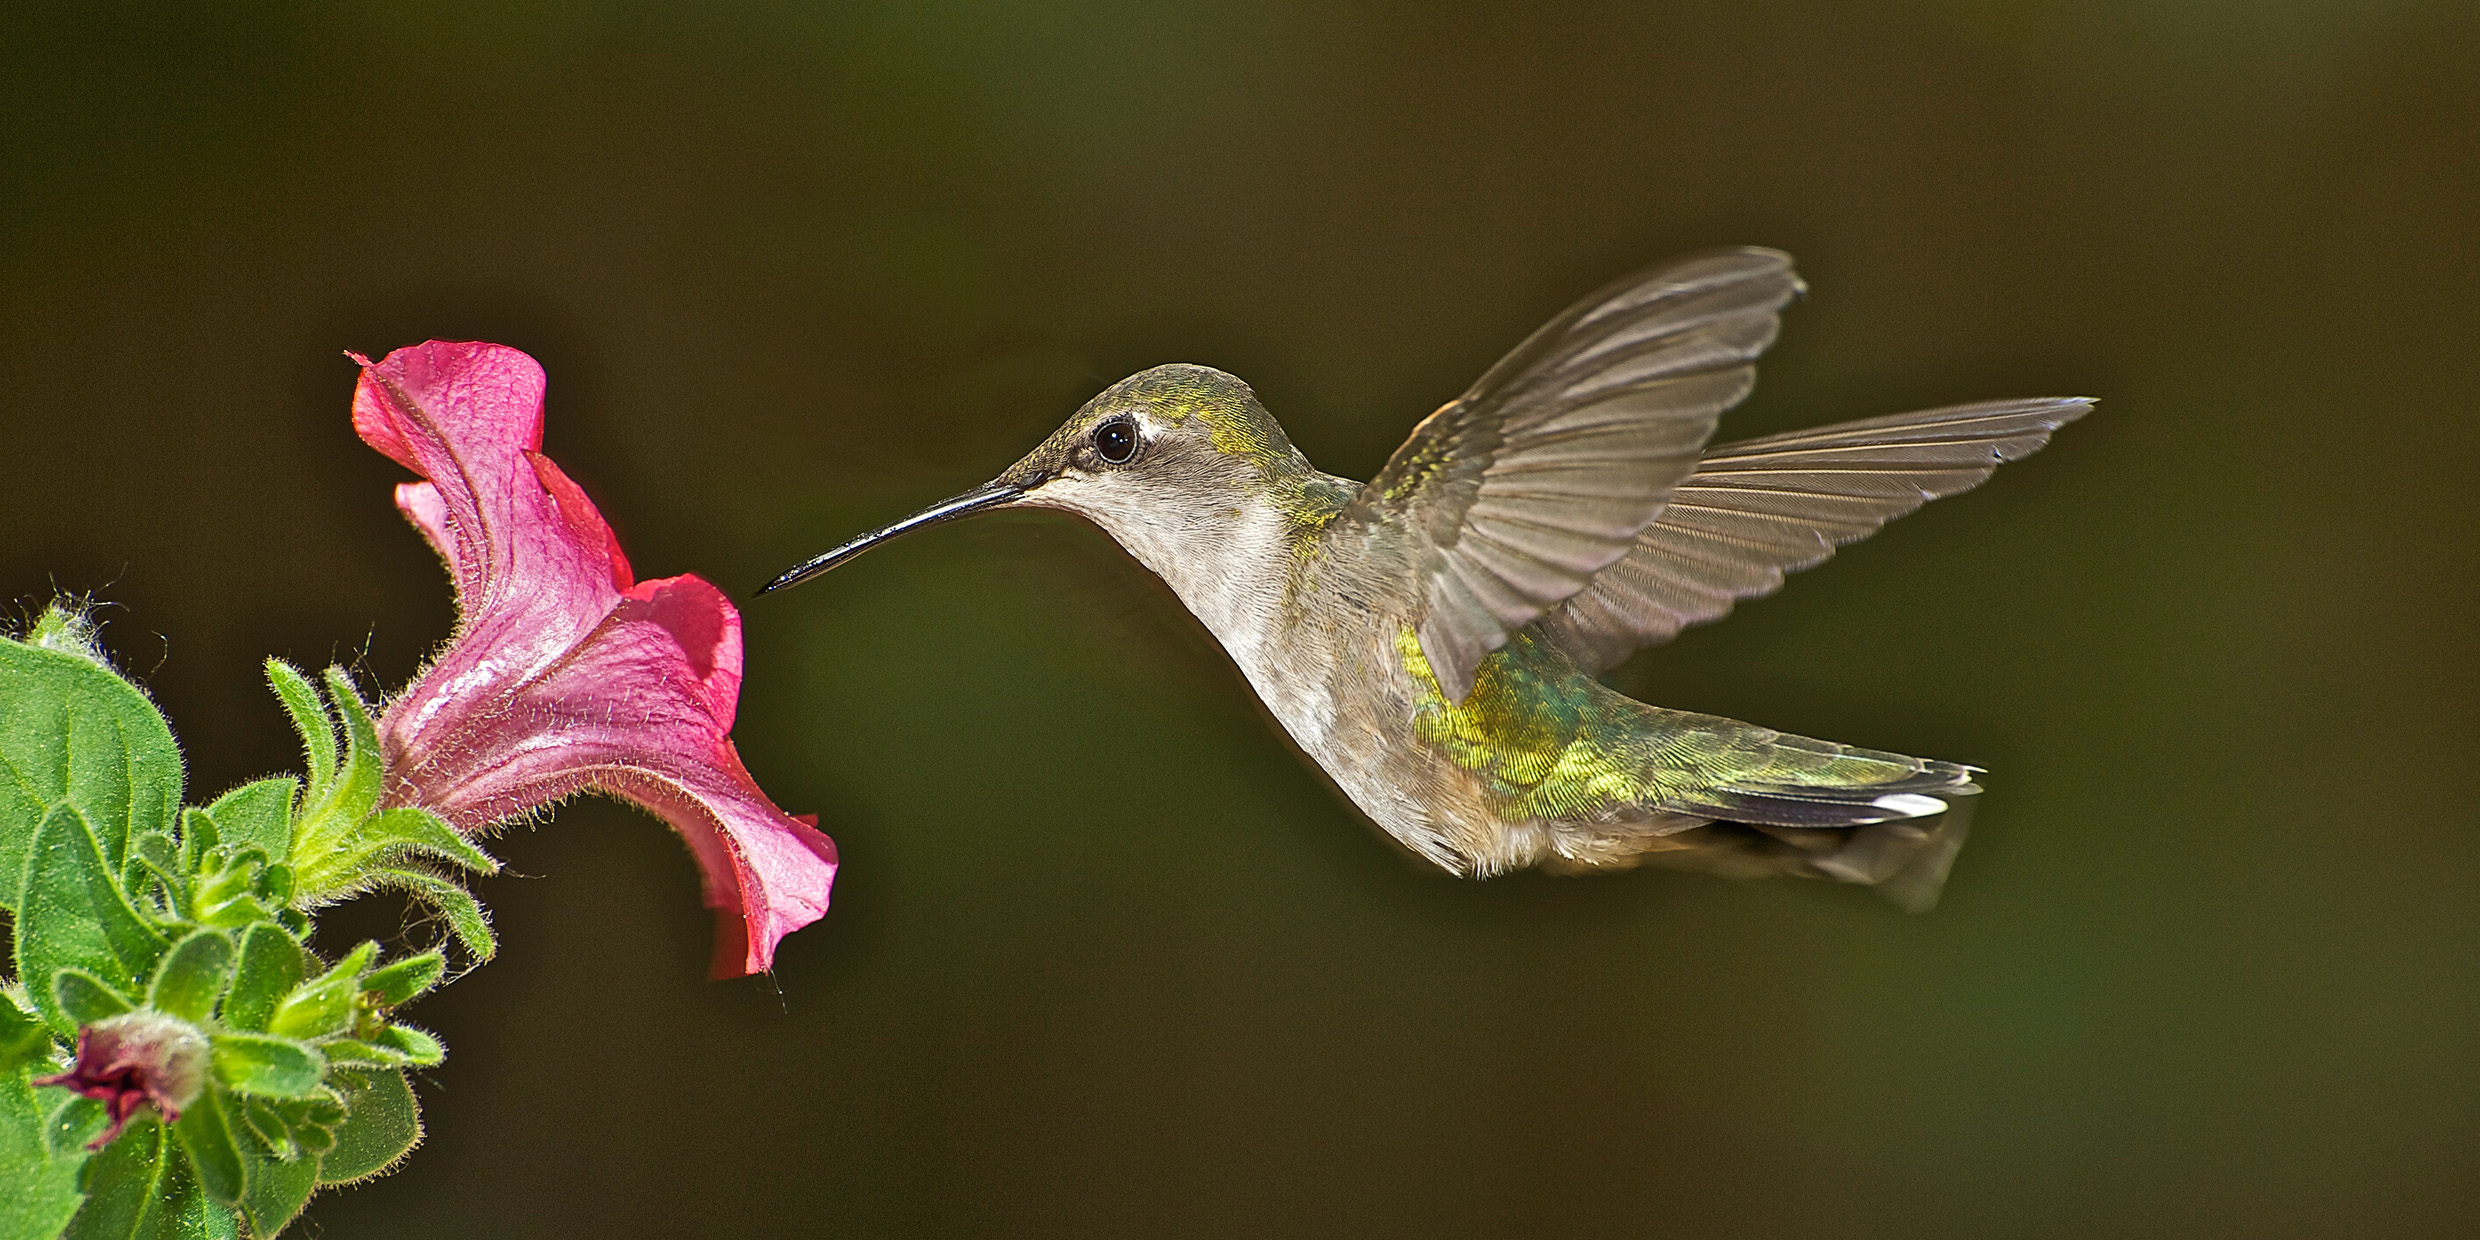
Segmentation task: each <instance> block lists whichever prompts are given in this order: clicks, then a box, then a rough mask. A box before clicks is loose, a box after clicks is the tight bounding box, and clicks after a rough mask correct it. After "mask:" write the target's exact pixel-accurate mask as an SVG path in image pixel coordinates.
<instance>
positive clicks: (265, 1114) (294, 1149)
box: [237, 1098, 301, 1179]
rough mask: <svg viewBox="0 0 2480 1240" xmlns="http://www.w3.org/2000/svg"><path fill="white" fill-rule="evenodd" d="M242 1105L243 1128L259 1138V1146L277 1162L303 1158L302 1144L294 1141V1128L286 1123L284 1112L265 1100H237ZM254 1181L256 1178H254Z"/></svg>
mask: <svg viewBox="0 0 2480 1240" xmlns="http://www.w3.org/2000/svg"><path fill="white" fill-rule="evenodd" d="M237 1101H238V1102H240V1104H241V1122H242V1126H243V1127H246V1128H248V1129H249V1130H250V1135H251V1136H253V1137H256V1138H258V1144H259V1146H260V1147H261V1148H262V1149H264V1150H265V1151H266V1152H267V1153H269V1154H272V1155H274V1156H275V1159H276V1161H277V1162H291V1161H293V1160H294V1159H296V1158H299V1157H301V1143H300V1142H298V1141H295V1140H294V1139H293V1126H292V1125H291V1124H288V1123H286V1122H284V1115H283V1113H282V1112H280V1111H278V1110H276V1108H275V1105H274V1104H273V1103H270V1102H268V1101H267V1100H266V1099H264V1098H241V1099H237ZM252 1178H253V1179H255V1178H256V1177H255V1176H253V1177H252Z"/></svg>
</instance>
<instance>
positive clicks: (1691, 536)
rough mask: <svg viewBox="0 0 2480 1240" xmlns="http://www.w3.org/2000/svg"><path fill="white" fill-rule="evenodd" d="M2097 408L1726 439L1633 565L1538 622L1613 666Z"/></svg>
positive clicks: (1596, 662)
mask: <svg viewBox="0 0 2480 1240" xmlns="http://www.w3.org/2000/svg"><path fill="white" fill-rule="evenodd" d="M2091 408H2092V402H2091V401H2090V400H2086V399H2082V398H2050V399H2041V400H2011V401H1992V402H1989V403H1986V404H1978V405H1957V406H1954V407H1952V408H1948V409H1930V410H1926V411H1923V412H1920V413H1900V414H1895V415H1894V416H1892V417H1884V418H1868V419H1865V420H1863V421H1858V422H1845V423H1843V424H1842V425H1840V426H1828V427H1821V428H1819V429H1817V430H1812V431H1795V432H1792V433H1790V434H1787V435H1768V436H1766V437H1765V438H1763V439H1750V440H1747V441H1744V442H1741V443H1733V444H1723V445H1721V446H1719V447H1716V448H1715V449H1714V450H1713V451H1711V452H1708V453H1706V454H1705V459H1704V460H1703V461H1702V462H1700V463H1699V464H1698V465H1697V469H1696V473H1695V474H1693V475H1691V476H1690V477H1689V478H1688V479H1687V480H1686V481H1684V482H1681V483H1680V484H1679V485H1678V486H1677V487H1676V488H1674V489H1673V490H1672V492H1671V495H1670V502H1669V504H1668V505H1666V506H1665V507H1664V508H1663V509H1662V513H1661V515H1660V516H1659V517H1657V518H1655V520H1654V521H1653V523H1652V524H1650V525H1648V526H1646V527H1645V529H1644V531H1643V532H1642V533H1640V534H1638V535H1637V536H1636V540H1635V546H1634V548H1633V549H1632V550H1630V551H1629V552H1628V554H1627V557H1626V558H1625V559H1622V560H1620V561H1619V562H1617V563H1616V564H1613V565H1611V566H1610V567H1609V568H1607V569H1604V570H1603V571H1602V572H1601V573H1600V575H1598V576H1596V577H1595V578H1594V579H1593V583H1592V587H1591V588H1590V589H1587V590H1585V591H1584V592H1582V593H1580V594H1578V595H1576V596H1575V597H1574V598H1571V599H1569V600H1568V601H1567V604H1566V606H1564V607H1561V608H1560V609H1559V610H1558V612H1557V613H1556V614H1554V615H1553V616H1551V618H1550V619H1549V620H1547V621H1545V622H1544V625H1543V627H1544V628H1545V629H1546V630H1547V631H1548V632H1549V634H1550V635H1551V637H1552V638H1553V639H1554V640H1556V641H1557V642H1559V644H1560V645H1561V646H1562V647H1564V648H1565V649H1566V650H1567V651H1568V652H1569V653H1571V654H1572V655H1574V656H1575V658H1576V660H1577V661H1578V662H1580V663H1583V664H1584V665H1586V666H1588V667H1592V668H1596V669H1599V668H1606V667H1610V666H1613V665H1615V664H1617V663H1618V662H1620V661H1621V660H1623V659H1625V658H1627V656H1628V655H1629V654H1630V653H1631V652H1633V651H1635V650H1636V649H1638V648H1639V647H1643V646H1650V645H1654V644H1656V643H1659V642H1664V641H1668V640H1669V639H1670V638H1671V636H1672V635H1673V634H1675V633H1677V632H1678V631H1679V630H1680V629H1681V628H1683V627H1685V626H1687V625H1691V624H1699V623H1702V622H1704V621H1707V620H1717V619H1720V618H1721V617H1722V616H1724V615H1725V614H1727V613H1728V612H1729V611H1730V610H1731V605H1732V604H1733V603H1735V602H1737V601H1739V600H1740V599H1744V598H1752V597H1755V596H1757V595H1760V594H1771V593H1773V592H1774V591H1775V590H1777V589H1780V588H1781V587H1782V582H1783V574H1784V573H1788V572H1797V571H1798V570H1800V569H1803V568H1808V567H1810V566H1812V565H1814V564H1817V563H1820V562H1822V561H1823V560H1825V558H1826V557H1828V556H1831V555H1833V554H1834V549H1835V548H1836V547H1838V546H1841V545H1842V544H1844V543H1847V542H1854V541H1857V540H1859V539H1862V538H1866V537H1868V536H1869V535H1871V534H1873V533H1876V532H1877V528H1878V527H1879V526H1881V525H1884V524H1885V523H1886V522H1888V521H1891V520H1893V519H1894V518H1896V517H1899V516H1902V515H1903V514H1905V513H1907V512H1910V511H1912V510H1913V509H1915V508H1918V507H1920V506H1921V505H1922V504H1925V503H1927V502H1928V501H1930V500H1933V499H1937V498H1939V497H1940V496H1945V495H1953V494H1955V493H1956V492H1958V491H1968V490H1971V489H1972V488H1973V487H1975V486H1978V485H1980V483H1981V481H1982V480H1983V479H1985V478H1987V477H1988V476H1989V475H1990V473H1991V472H1992V471H1994V470H1996V469H1997V467H1998V466H1999V465H2000V464H2002V463H2004V462H2007V461H2017V460H2022V459H2023V458H2025V457H2027V456H2030V455H2032V454H2033V453H2035V452H2038V451H2040V450H2041V445H2043V444H2046V443H2048V442H2049V436H2050V432H2051V431H2054V430H2056V429H2058V428H2059V427H2061V426H2064V425H2066V424H2067V423H2069V422H2072V421H2074V420H2076V419H2077V418H2080V417H2083V416H2084V414H2085V413H2086V412H2088V411H2090V410H2091Z"/></svg>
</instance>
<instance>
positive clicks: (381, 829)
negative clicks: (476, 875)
mask: <svg viewBox="0 0 2480 1240" xmlns="http://www.w3.org/2000/svg"><path fill="white" fill-rule="evenodd" d="M415 856H422V857H435V858H438V859H439V860H442V861H446V862H448V863H449V864H451V865H455V866H459V867H462V868H464V869H468V870H478V871H480V872H482V873H484V874H497V873H498V872H499V862H498V861H496V860H493V859H492V857H491V855H490V854H489V853H486V852H484V851H482V850H481V849H479V848H476V847H474V845H473V843H472V841H470V840H467V839H466V838H465V837H464V836H461V835H458V834H457V833H456V831H455V830H454V829H452V828H450V827H449V826H448V824H447V823H446V822H445V821H443V820H441V819H440V817H439V816H438V815H437V814H434V813H432V812H430V811H429V810H426V809H416V808H413V807H410V806H399V807H398V808H395V809H387V810H381V811H379V812H378V813H376V814H373V815H371V816H370V817H369V818H366V819H364V820H362V821H361V822H360V823H359V824H358V825H356V826H354V827H353V828H352V829H351V830H349V831H345V830H338V829H334V828H332V827H328V826H324V825H322V826H321V827H320V829H319V830H318V831H316V832H315V838H307V837H306V838H305V839H304V840H303V842H302V847H301V848H300V849H299V850H298V852H297V853H296V855H295V859H296V860H297V861H298V862H299V863H300V866H301V879H300V882H301V889H302V892H303V894H304V898H305V899H306V900H309V901H312V902H316V901H318V900H319V899H321V898H322V897H327V896H332V895H334V894H336V893H338V892H344V891H351V890H353V889H355V888H356V887H359V886H361V885H362V884H363V883H364V882H366V881H367V879H368V877H369V871H370V870H371V869H372V868H374V867H375V866H377V865H380V864H382V863H387V862H398V861H403V860H406V859H408V858H410V857H415Z"/></svg>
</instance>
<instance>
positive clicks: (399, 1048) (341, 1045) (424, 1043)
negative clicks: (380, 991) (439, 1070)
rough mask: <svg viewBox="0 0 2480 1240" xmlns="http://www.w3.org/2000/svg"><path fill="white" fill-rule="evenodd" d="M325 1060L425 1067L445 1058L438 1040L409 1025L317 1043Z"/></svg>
mask: <svg viewBox="0 0 2480 1240" xmlns="http://www.w3.org/2000/svg"><path fill="white" fill-rule="evenodd" d="M321 1046H322V1047H323V1048H324V1049H325V1050H326V1052H327V1058H328V1061H329V1062H331V1063H336V1064H345V1063H357V1064H374V1065H378V1066H380V1067H388V1068H428V1067H431V1066H432V1065H434V1064H437V1063H438V1062H439V1061H441V1060H443V1059H446V1058H447V1057H448V1048H447V1047H445V1046H442V1045H440V1043H439V1039H437V1038H435V1037H432V1036H431V1035H430V1034H428V1033H426V1032H424V1031H422V1030H420V1029H416V1028H414V1027H413V1026H411V1025H390V1026H388V1027H387V1028H385V1029H382V1030H380V1031H379V1032H378V1033H376V1034H373V1035H372V1036H370V1037H369V1038H337V1039H335V1040H334V1041H330V1042H325V1043H321Z"/></svg>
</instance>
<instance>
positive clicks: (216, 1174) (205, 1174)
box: [172, 1089, 249, 1206]
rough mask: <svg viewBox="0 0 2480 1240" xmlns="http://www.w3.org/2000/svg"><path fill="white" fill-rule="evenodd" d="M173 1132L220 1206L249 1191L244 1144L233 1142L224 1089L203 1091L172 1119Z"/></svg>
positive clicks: (229, 1203) (193, 1167) (201, 1183)
mask: <svg viewBox="0 0 2480 1240" xmlns="http://www.w3.org/2000/svg"><path fill="white" fill-rule="evenodd" d="M172 1135H173V1137H174V1138H175V1139H177V1140H178V1141H179V1142H180V1145H181V1152H183V1153H185V1154H187V1155H189V1164H190V1167H191V1169H192V1170H194V1171H196V1172H197V1173H198V1186H199V1187H201V1188H204V1189H206V1190H207V1196H209V1197H211V1198H213V1199H215V1201H216V1202H217V1203H219V1204H221V1205H228V1206H229V1205H233V1204H236V1203H238V1202H239V1201H240V1200H241V1195H242V1194H243V1193H245V1192H247V1191H249V1173H248V1171H247V1170H245V1169H244V1168H243V1167H242V1165H241V1147H240V1146H238V1145H236V1144H234V1142H233V1134H232V1125H231V1124H229V1123H227V1122H226V1121H225V1119H224V1098H223V1091H222V1090H218V1089H208V1090H203V1091H201V1092H200V1093H199V1095H198V1100H197V1101H195V1102H192V1103H190V1104H189V1109H188V1110H185V1111H183V1112H181V1118H179V1119H177V1120H174V1121H173V1122H172Z"/></svg>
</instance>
